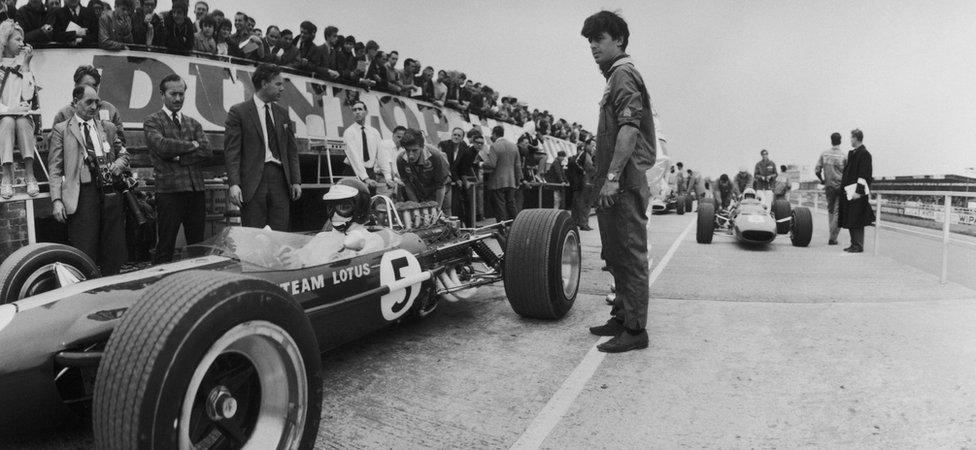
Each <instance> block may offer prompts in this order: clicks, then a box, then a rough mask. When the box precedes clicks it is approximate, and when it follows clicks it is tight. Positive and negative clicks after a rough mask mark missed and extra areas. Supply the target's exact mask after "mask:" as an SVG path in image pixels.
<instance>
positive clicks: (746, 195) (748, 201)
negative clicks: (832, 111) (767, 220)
mask: <svg viewBox="0 0 976 450" xmlns="http://www.w3.org/2000/svg"><path fill="white" fill-rule="evenodd" d="M739 203H740V204H743V205H758V204H761V203H762V202H761V201H760V200H759V199H758V198H756V190H755V189H753V188H746V190H745V191H743V192H742V201H741V202H739Z"/></svg>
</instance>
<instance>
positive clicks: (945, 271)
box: [940, 194, 952, 284]
mask: <svg viewBox="0 0 976 450" xmlns="http://www.w3.org/2000/svg"><path fill="white" fill-rule="evenodd" d="M942 214H943V216H942V278H941V279H940V280H941V281H942V284H946V282H948V281H949V225H950V224H951V220H952V196H951V195H948V194H946V196H945V212H944V213H942Z"/></svg>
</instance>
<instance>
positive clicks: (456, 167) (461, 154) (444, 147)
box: [437, 139, 478, 181]
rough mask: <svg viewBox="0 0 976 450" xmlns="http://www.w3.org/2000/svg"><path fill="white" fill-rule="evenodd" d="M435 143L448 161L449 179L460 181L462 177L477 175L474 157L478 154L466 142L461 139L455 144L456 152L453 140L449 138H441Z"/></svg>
mask: <svg viewBox="0 0 976 450" xmlns="http://www.w3.org/2000/svg"><path fill="white" fill-rule="evenodd" d="M437 145H438V147H440V149H441V151H442V152H444V156H447V161H448V163H450V170H451V181H461V180H463V179H464V178H463V177H476V176H478V175H477V173H476V172H475V170H474V169H475V166H474V159H475V157H477V156H478V154H477V153H475V151H474V149H472V148H471V147H469V146H468V144H466V143H465V142H464V141H461V143H460V144H458V146H457V147H458V148H457V151H456V152H455V146H454V141H451V140H450V139H446V140H443V141H441V142H440V144H437Z"/></svg>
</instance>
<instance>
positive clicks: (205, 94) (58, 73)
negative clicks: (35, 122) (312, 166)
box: [31, 49, 576, 160]
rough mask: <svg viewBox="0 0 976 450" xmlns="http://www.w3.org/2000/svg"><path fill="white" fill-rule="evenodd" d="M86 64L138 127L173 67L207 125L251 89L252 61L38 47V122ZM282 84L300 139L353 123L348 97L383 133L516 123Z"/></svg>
mask: <svg viewBox="0 0 976 450" xmlns="http://www.w3.org/2000/svg"><path fill="white" fill-rule="evenodd" d="M85 64H90V65H93V66H95V67H96V68H97V69H98V70H99V71H100V72H101V74H102V84H101V88H100V91H99V94H100V96H101V98H102V100H103V101H108V102H110V103H112V104H113V105H115V106H116V107H117V108H118V110H119V115H120V116H121V117H122V121H123V122H124V124H125V127H126V128H131V129H141V128H142V123H143V119H144V118H145V117H146V116H148V115H150V114H152V113H155V112H156V111H159V110H160V109H161V108H162V107H163V101H162V98H161V96H160V94H159V87H158V86H159V82H160V81H161V80H162V79H163V78H164V77H166V76H167V75H169V74H172V73H176V74H178V75H179V76H180V77H182V78H183V79H184V80H186V83H187V91H186V101H185V103H184V104H183V113H184V114H187V115H189V116H191V117H193V118H195V119H197V120H199V121H200V123H201V124H202V125H203V129H204V130H205V131H209V132H223V130H224V121H225V120H226V118H227V110H228V109H230V107H231V106H233V105H234V104H236V103H240V102H242V101H244V100H246V99H250V98H251V97H252V96H253V95H254V86H253V85H252V84H251V73H252V72H253V71H254V67H252V66H245V65H239V64H232V63H229V62H223V61H217V60H211V59H206V58H197V57H187V56H179V55H169V54H165V53H151V52H141V51H121V52H107V51H104V50H98V49H40V50H37V52H36V56H35V57H34V59H33V61H32V63H31V68H32V70H33V71H34V73H35V76H36V78H37V83H38V85H39V86H41V91H40V102H41V106H42V108H41V109H42V115H41V119H42V125H43V127H44V128H45V129H49V128H51V127H52V126H53V123H52V122H53V121H54V116H55V114H56V113H57V111H58V110H59V109H60V108H61V107H62V106H63V105H67V104H68V103H70V101H71V90H72V88H73V87H74V83H73V81H72V79H71V76H72V74H73V73H74V68H75V67H78V66H80V65H85ZM284 77H285V91H284V94H283V96H282V98H281V100H280V102H279V103H280V104H282V105H284V106H286V107H288V109H289V114H290V115H291V118H292V120H293V121H294V122H295V128H296V135H297V137H298V138H299V139H315V140H334V141H339V140H341V139H342V133H343V131H344V130H345V129H346V128H347V127H349V126H350V125H352V124H353V123H354V120H353V116H352V109H351V106H352V103H353V102H354V101H356V100H361V101H363V102H364V103H365V104H366V107H367V109H368V114H369V115H368V117H367V118H366V121H367V123H368V124H370V125H371V126H373V127H374V128H376V129H378V130H379V131H380V134H381V135H382V136H383V138H384V139H388V138H390V136H392V134H393V129H394V128H395V127H396V126H398V125H402V126H405V127H407V128H413V129H419V130H421V131H422V132H423V133H425V135H426V136H427V137H428V140H429V141H430V142H431V143H433V144H436V143H438V142H440V141H441V140H442V139H449V138H450V134H451V130H452V129H453V128H455V127H460V128H462V129H464V130H465V131H467V130H469V129H471V128H472V127H473V126H474V125H478V126H480V127H481V128H482V130H483V132H485V133H486V137H487V134H488V133H489V132H490V131H491V128H493V127H494V126H495V125H501V126H502V127H503V128H505V136H506V138H508V139H509V140H511V141H513V142H514V141H515V140H516V139H517V137H518V136H519V135H521V134H522V133H523V130H522V128H521V127H518V126H516V125H513V124H509V123H503V122H498V121H496V120H494V119H490V118H482V117H478V116H476V115H474V114H467V113H464V112H459V111H455V110H453V109H450V108H442V107H438V106H436V105H433V104H430V103H426V102H422V101H418V100H412V99H407V98H403V97H399V96H395V95H391V94H386V93H382V92H369V91H365V90H363V89H360V88H355V87H351V86H344V85H340V84H335V83H329V82H325V81H322V80H318V79H315V78H310V77H303V76H297V75H290V74H284ZM543 143H544V148H545V149H546V151H547V153H549V157H550V160H551V159H554V158H555V155H556V152H558V151H559V150H563V151H565V152H566V153H567V154H568V155H573V154H575V153H576V145H575V144H573V143H571V142H568V141H564V140H561V139H556V138H553V137H550V136H547V137H546V138H545V139H544V142H543Z"/></svg>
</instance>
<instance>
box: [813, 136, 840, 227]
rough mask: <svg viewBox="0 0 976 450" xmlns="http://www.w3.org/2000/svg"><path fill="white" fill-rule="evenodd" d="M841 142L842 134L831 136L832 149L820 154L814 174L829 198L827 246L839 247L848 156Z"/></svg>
mask: <svg viewBox="0 0 976 450" xmlns="http://www.w3.org/2000/svg"><path fill="white" fill-rule="evenodd" d="M840 140H841V137H840V133H833V134H831V135H830V149H828V150H825V151H824V152H823V153H821V154H820V158H819V159H818V160H817V167H816V168H814V174H815V175H817V179H818V180H820V183H821V184H823V185H824V195H825V196H826V197H827V226H828V228H829V229H830V237H829V238H828V240H827V245H837V235H839V234H840V227H839V226H838V225H837V215H838V213H839V208H840V196H841V195H843V192H842V191H841V184H840V181H841V178H842V177H843V176H844V166H845V165H846V164H847V155H846V154H845V153H844V152H843V151H841V149H840Z"/></svg>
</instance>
